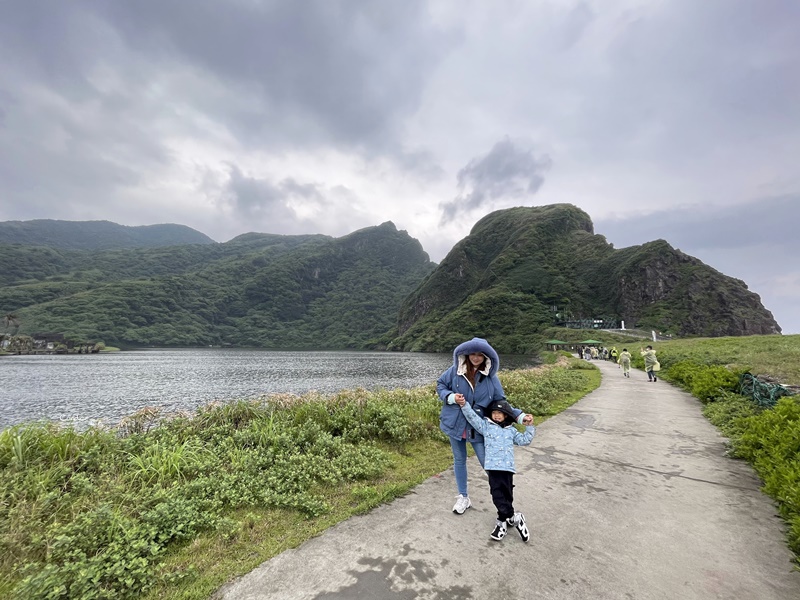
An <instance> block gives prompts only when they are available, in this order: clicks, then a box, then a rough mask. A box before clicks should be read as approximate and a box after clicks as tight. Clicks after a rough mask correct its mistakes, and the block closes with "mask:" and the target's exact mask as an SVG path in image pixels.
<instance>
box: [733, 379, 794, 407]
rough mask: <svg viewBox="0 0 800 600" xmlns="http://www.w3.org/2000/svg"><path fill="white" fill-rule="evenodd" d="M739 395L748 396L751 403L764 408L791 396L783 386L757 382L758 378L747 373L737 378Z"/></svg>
mask: <svg viewBox="0 0 800 600" xmlns="http://www.w3.org/2000/svg"><path fill="white" fill-rule="evenodd" d="M739 393H740V394H741V395H742V396H749V397H750V399H751V400H753V402H755V403H756V404H758V405H759V406H762V407H765V408H772V407H773V406H775V404H777V402H778V399H779V398H782V397H783V396H791V395H792V392H790V391H789V390H788V389H786V388H785V387H784V386H782V385H780V384H778V383H765V382H763V381H759V380H758V377H756V376H755V375H753V374H752V373H748V372H745V373H742V374H741V375H740V376H739Z"/></svg>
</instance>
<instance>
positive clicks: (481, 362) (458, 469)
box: [436, 338, 533, 515]
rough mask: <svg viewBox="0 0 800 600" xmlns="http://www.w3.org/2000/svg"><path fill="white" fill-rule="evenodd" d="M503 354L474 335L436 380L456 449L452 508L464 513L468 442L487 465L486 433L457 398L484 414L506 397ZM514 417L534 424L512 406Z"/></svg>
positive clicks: (443, 422)
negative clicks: (499, 375) (502, 379)
mask: <svg viewBox="0 0 800 600" xmlns="http://www.w3.org/2000/svg"><path fill="white" fill-rule="evenodd" d="M499 368H500V358H499V357H498V356H497V352H496V351H495V349H494V348H492V347H491V346H490V345H489V342H487V341H486V340H484V339H481V338H472V339H471V340H470V341H468V342H464V343H463V344H459V345H458V346H456V349H455V350H453V366H452V367H450V368H449V369H447V370H446V371H445V372H444V373H442V375H441V376H440V377H439V379H438V380H437V382H436V393H437V394H438V395H439V399H440V400H441V401H442V411H441V413H440V414H439V428H440V429H441V430H442V431H443V432H444V433H445V434H446V435H447V436H448V437H449V438H450V447H451V449H452V450H453V471H454V472H455V476H456V485H457V486H458V496H456V503H455V505H454V506H453V512H454V513H456V514H458V515H463V514H464V511H466V510H467V509H468V508H469V507H470V506H472V501H471V500H470V499H469V494H468V489H467V442H469V443H470V444H472V449H473V450H474V451H475V456H477V457H478V462H480V463H481V466H483V465H484V458H485V452H486V451H485V447H484V440H483V435H482V434H481V433H480V432H479V431H475V429H474V428H473V427H472V425H470V423H468V422H467V418H466V417H465V416H464V413H463V412H462V411H461V409H460V408H459V406H458V404H457V402H459V401H462V400H463V401H464V402H465V403H466V404H468V405H470V407H471V408H472V409H473V410H474V411H475V413H476V414H478V416H483V415H484V413H485V410H486V407H487V406H489V405H490V404H491V403H492V402H497V401H499V400H505V399H506V395H505V392H504V391H503V386H502V385H500V380H499V379H498V378H497V370H498V369H499ZM509 408H510V410H511V412H512V415H513V417H514V418H516V419H517V421H518V422H519V423H522V424H523V425H533V417H531V415H526V414H525V413H523V412H522V411H521V410H519V409H516V408H511V407H509Z"/></svg>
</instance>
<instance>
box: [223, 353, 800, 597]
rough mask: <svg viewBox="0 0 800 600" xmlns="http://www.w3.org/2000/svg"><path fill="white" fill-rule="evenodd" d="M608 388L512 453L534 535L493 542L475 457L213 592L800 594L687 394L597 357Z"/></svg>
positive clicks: (747, 491) (761, 510)
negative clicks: (457, 503)
mask: <svg viewBox="0 0 800 600" xmlns="http://www.w3.org/2000/svg"><path fill="white" fill-rule="evenodd" d="M594 364H596V365H597V366H598V367H600V369H601V371H602V373H603V383H602V385H601V386H600V387H599V388H598V389H597V390H596V391H594V392H593V393H591V394H589V395H588V396H586V397H585V398H583V399H582V400H581V401H580V402H578V403H576V404H575V405H574V406H573V407H572V408H570V409H568V410H566V411H564V412H563V413H561V414H559V415H557V416H555V417H553V418H552V419H550V420H548V421H547V422H545V423H543V424H542V425H541V426H540V427H539V428H538V429H537V434H536V437H535V438H534V440H533V444H532V445H531V446H528V447H526V448H518V449H517V467H518V474H517V476H516V478H515V483H516V489H515V506H516V508H517V510H521V511H523V512H524V513H525V514H526V516H527V518H528V523H529V526H530V529H531V541H530V542H529V543H528V544H524V543H523V542H522V541H521V540H520V538H519V536H518V535H517V533H516V531H515V530H510V531H509V534H508V536H507V537H506V539H505V540H503V541H502V542H494V541H491V540H490V539H489V533H490V531H491V529H492V527H493V525H494V518H495V511H494V507H493V506H492V502H491V498H490V496H489V490H488V484H487V481H486V477H485V475H484V474H483V472H482V471H481V469H480V465H479V464H478V462H477V460H476V459H474V458H473V459H470V460H471V461H472V462H470V463H469V472H470V496H471V498H472V501H473V508H471V509H469V510H468V511H467V512H466V513H465V514H464V515H462V516H458V515H455V514H453V513H452V512H451V511H450V509H451V507H452V504H453V502H454V500H455V498H454V496H455V494H456V486H455V479H454V476H453V474H452V471H447V472H445V473H442V474H440V475H438V476H436V477H433V478H431V479H429V480H428V481H426V482H424V483H423V484H422V485H420V486H418V487H417V488H415V489H414V491H413V492H412V493H410V494H408V495H407V496H405V497H403V498H400V499H398V500H396V501H394V502H392V503H391V504H388V505H384V506H381V507H379V508H377V509H375V510H373V511H372V512H371V513H370V514H368V515H365V516H361V517H354V518H351V519H349V520H347V521H345V522H343V523H340V524H339V525H337V526H335V527H333V528H331V529H330V530H328V531H326V532H325V533H324V534H323V535H320V536H319V537H317V538H314V539H312V540H309V541H308V542H306V543H305V544H303V545H302V546H300V547H299V548H297V549H296V550H289V551H287V552H284V553H283V554H281V555H279V556H277V557H275V558H274V559H272V560H270V561H268V562H266V563H264V564H262V565H261V566H260V567H259V568H257V569H256V570H255V571H253V572H252V573H250V574H248V575H246V576H245V577H243V578H241V579H240V580H238V581H236V582H233V583H232V584H229V585H227V586H225V587H224V588H223V589H221V590H219V592H218V594H217V597H220V598H225V599H226V600H251V599H252V600H256V599H259V600H262V599H263V600H266V599H274V600H295V599H296V600H300V599H303V600H310V599H316V600H322V599H325V600H333V599H348V598H359V599H376V600H384V599H385V600H410V599H412V598H416V599H431V600H434V599H435V600H468V599H475V600H483V599H492V598H498V599H499V598H548V599H562V598H563V599H576V600H578V599H580V600H595V599H606V598H607V599H614V600H616V599H635V600H650V599H665V600H666V599H668V600H674V599H680V600H692V599H704V600H705V599H711V598H713V599H722V598H730V599H736V600H797V599H798V598H800V572H798V571H796V570H795V569H794V568H793V563H792V562H791V560H792V556H791V553H790V552H789V550H788V549H787V547H786V543H785V540H784V528H783V524H782V521H781V520H780V519H779V518H778V517H777V516H776V511H775V509H774V505H773V503H772V501H771V500H770V499H769V498H768V497H767V496H765V495H764V494H762V493H761V492H760V491H759V485H760V484H759V481H758V479H757V478H756V476H755V475H754V474H753V472H752V470H751V469H750V467H749V466H748V465H746V464H745V463H743V462H741V461H736V460H732V459H730V458H727V457H726V456H725V446H724V440H723V438H722V437H721V436H720V435H719V434H718V432H717V430H716V429H715V428H714V427H713V426H712V425H710V424H709V423H708V421H706V419H705V418H704V417H703V416H702V415H701V413H700V404H699V402H697V401H696V400H695V399H694V398H692V397H691V396H689V395H688V394H686V393H684V392H682V391H680V390H678V389H677V388H674V387H672V386H670V385H669V384H667V383H665V382H662V381H658V382H657V383H648V382H647V378H646V376H645V375H644V374H643V373H642V372H641V371H633V372H632V373H631V375H632V376H631V378H630V379H626V378H623V377H622V373H621V371H620V370H619V369H618V368H617V366H616V365H613V364H612V363H610V362H603V361H595V362H594Z"/></svg>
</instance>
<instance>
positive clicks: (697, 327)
mask: <svg viewBox="0 0 800 600" xmlns="http://www.w3.org/2000/svg"><path fill="white" fill-rule="evenodd" d="M618 252H620V253H623V254H624V253H628V254H638V255H639V260H637V261H634V262H633V264H631V265H630V266H629V267H628V268H627V269H624V270H622V271H621V272H620V273H619V274H618V278H617V286H618V302H617V304H616V308H617V311H618V313H619V314H620V315H621V316H622V318H623V319H625V320H626V322H629V323H636V322H639V321H643V322H644V323H645V324H648V325H649V326H654V327H659V328H660V329H669V330H670V331H671V332H673V333H675V334H678V335H700V336H708V337H715V336H725V335H761V334H774V333H780V331H781V328H780V326H779V325H778V323H777V322H776V321H775V319H774V318H773V316H772V313H771V312H770V311H768V310H767V309H766V308H764V306H763V305H762V304H761V298H760V297H759V296H758V294H755V293H754V292H751V291H750V290H748V289H747V285H746V284H745V283H744V282H743V281H741V280H739V279H734V278H732V277H728V276H726V275H724V274H722V273H720V272H719V271H716V270H715V269H712V268H711V267H709V266H707V265H705V264H703V263H702V262H701V261H700V260H698V259H696V258H694V257H692V256H689V255H687V254H684V253H683V252H680V251H679V250H675V249H674V248H672V246H670V245H669V244H668V243H667V242H665V241H663V240H659V241H656V242H651V243H649V244H645V245H643V246H636V247H633V248H625V249H623V250H619V251H618Z"/></svg>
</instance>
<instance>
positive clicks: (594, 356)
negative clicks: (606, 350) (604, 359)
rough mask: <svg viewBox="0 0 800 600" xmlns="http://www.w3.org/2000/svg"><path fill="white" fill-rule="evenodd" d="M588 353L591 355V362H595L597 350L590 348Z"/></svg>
mask: <svg viewBox="0 0 800 600" xmlns="http://www.w3.org/2000/svg"><path fill="white" fill-rule="evenodd" d="M589 352H591V353H592V360H597V354H598V353H597V348H595V347H594V346H592V347H591V348H590V349H589Z"/></svg>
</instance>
